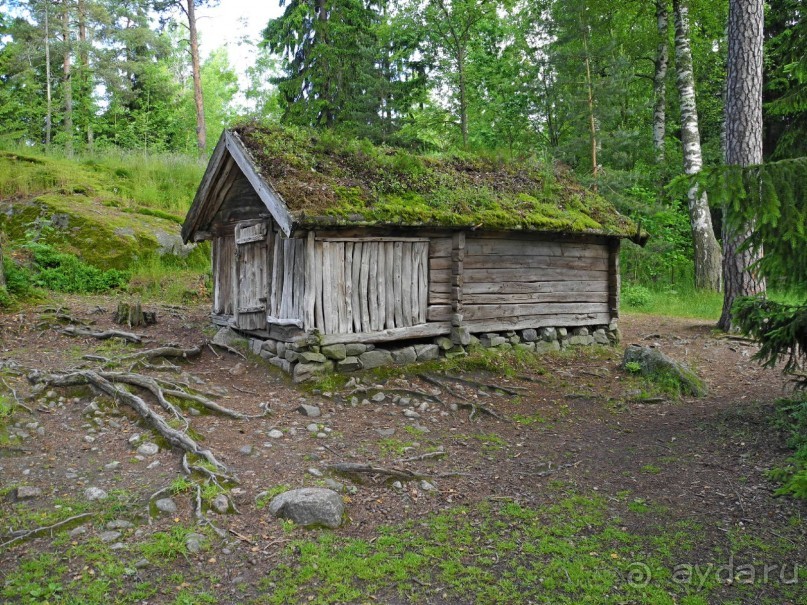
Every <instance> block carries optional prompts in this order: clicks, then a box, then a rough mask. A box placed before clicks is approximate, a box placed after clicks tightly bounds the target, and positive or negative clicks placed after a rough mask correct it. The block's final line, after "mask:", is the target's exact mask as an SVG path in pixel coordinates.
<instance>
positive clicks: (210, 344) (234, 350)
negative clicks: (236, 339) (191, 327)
mask: <svg viewBox="0 0 807 605" xmlns="http://www.w3.org/2000/svg"><path fill="white" fill-rule="evenodd" d="M207 344H208V346H213V347H220V348H222V349H224V350H225V351H227V352H228V353H232V354H233V355H238V356H239V357H240V358H241V359H246V358H247V356H246V355H244V354H243V353H242V352H241V351H239V350H238V349H235V348H233V347H231V346H230V345H225V344H222V343H219V342H209V343H207Z"/></svg>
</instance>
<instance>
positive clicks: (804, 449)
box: [770, 394, 807, 500]
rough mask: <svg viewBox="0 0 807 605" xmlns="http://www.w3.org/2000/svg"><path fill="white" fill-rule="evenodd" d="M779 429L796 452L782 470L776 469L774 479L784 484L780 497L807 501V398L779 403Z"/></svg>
mask: <svg viewBox="0 0 807 605" xmlns="http://www.w3.org/2000/svg"><path fill="white" fill-rule="evenodd" d="M774 419H775V424H776V426H777V427H778V428H779V429H781V430H783V431H784V432H785V434H786V435H787V445H788V447H790V448H792V449H793V450H794V451H795V452H794V454H793V455H792V456H791V457H790V458H789V459H788V461H787V464H786V465H785V466H784V467H782V468H776V469H773V470H772V471H771V472H770V476H771V478H773V479H774V480H776V481H779V482H781V483H782V486H781V487H780V488H779V490H778V491H777V493H778V494H780V495H783V494H789V495H792V496H793V497H795V498H799V499H802V500H807V397H805V396H804V395H803V394H802V395H800V396H797V397H793V398H790V399H780V400H779V401H777V402H776V414H775V417H774Z"/></svg>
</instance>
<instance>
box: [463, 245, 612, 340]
mask: <svg viewBox="0 0 807 605" xmlns="http://www.w3.org/2000/svg"><path fill="white" fill-rule="evenodd" d="M462 267H463V268H462V272H463V275H462V282H463V286H462V301H463V311H462V312H463V316H464V321H465V323H466V324H467V325H468V326H469V327H470V328H472V329H474V328H476V329H478V330H484V329H488V330H494V329H505V328H507V327H512V328H516V327H539V326H575V325H577V326H579V325H593V324H607V323H608V321H609V320H610V312H609V308H610V305H609V302H610V303H611V305H613V298H612V297H611V298H610V299H609V296H610V289H611V287H612V286H611V284H610V283H609V248H608V245H606V244H596V243H572V242H562V241H538V240H535V239H528V238H518V237H507V238H503V237H484V236H480V235H472V234H468V236H467V238H466V241H465V255H464V262H463V266H462Z"/></svg>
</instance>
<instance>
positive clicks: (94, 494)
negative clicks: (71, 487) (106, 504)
mask: <svg viewBox="0 0 807 605" xmlns="http://www.w3.org/2000/svg"><path fill="white" fill-rule="evenodd" d="M84 497H85V498H87V500H89V501H90V502H93V501H95V500H106V499H107V493H106V492H105V491H104V490H102V489H101V488H100V487H88V488H87V489H85V490H84Z"/></svg>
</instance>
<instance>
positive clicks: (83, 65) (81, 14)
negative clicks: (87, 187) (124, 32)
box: [78, 0, 93, 149]
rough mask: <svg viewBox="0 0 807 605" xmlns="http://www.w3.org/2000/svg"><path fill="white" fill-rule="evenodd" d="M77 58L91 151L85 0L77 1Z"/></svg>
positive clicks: (88, 144)
mask: <svg viewBox="0 0 807 605" xmlns="http://www.w3.org/2000/svg"><path fill="white" fill-rule="evenodd" d="M78 47H79V52H78V58H79V89H80V95H81V106H82V107H81V108H82V112H81V114H82V115H81V118H82V121H83V122H84V128H85V135H86V137H87V140H86V143H87V148H88V149H92V144H93V131H92V106H91V105H92V102H91V100H90V99H91V97H92V84H91V82H90V53H89V50H88V46H87V4H86V2H85V0H78Z"/></svg>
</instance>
